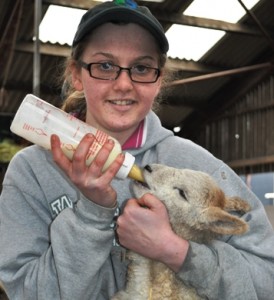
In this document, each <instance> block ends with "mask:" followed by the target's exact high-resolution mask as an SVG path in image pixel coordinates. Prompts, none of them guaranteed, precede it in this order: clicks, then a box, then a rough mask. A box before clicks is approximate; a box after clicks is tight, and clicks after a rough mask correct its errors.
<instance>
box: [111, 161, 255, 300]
mask: <svg viewBox="0 0 274 300" xmlns="http://www.w3.org/2000/svg"><path fill="white" fill-rule="evenodd" d="M143 175H144V178H145V181H146V184H141V183H138V182H134V184H133V193H134V195H135V196H136V197H137V198H140V197H142V196H143V195H144V194H145V193H148V192H149V193H152V194H154V195H155V196H157V197H158V198H159V199H160V200H161V201H162V202H163V203H164V204H165V206H166V208H167V210H168V214H169V218H170V223H171V226H172V228H173V230H174V231H175V232H176V233H177V234H178V235H179V236H181V237H183V238H184V239H187V240H191V241H195V242H197V243H210V241H211V240H212V239H214V238H216V237H217V236H218V235H234V234H243V233H245V232H246V231H247V230H248V224H247V223H246V222H245V221H244V220H242V219H240V218H239V217H238V216H236V215H232V214H230V213H229V212H232V211H235V212H236V211H238V212H240V213H246V212H248V211H249V210H250V206H249V204H248V203H247V202H245V201H244V200H242V199H240V198H239V197H227V196H225V194H224V192H223V191H222V190H221V189H220V188H219V187H218V186H217V184H216V183H215V181H214V180H213V179H212V178H211V177H210V176H209V175H208V174H206V173H204V172H200V171H193V170H189V169H175V168H171V167H167V166H163V165H159V164H152V165H148V166H146V167H145V168H144V173H143ZM127 257H128V258H129V260H130V261H131V263H130V265H129V269H128V275H127V286H126V290H124V291H120V292H118V293H117V294H116V295H115V296H114V297H113V298H112V299H113V300H131V299H134V300H148V299H149V300H162V299H169V300H175V299H176V300H183V299H203V298H201V297H200V296H199V295H198V293H197V292H196V290H195V289H194V288H192V287H190V286H187V285H185V284H184V283H183V282H182V281H181V280H179V279H177V278H176V276H175V273H174V272H172V271H171V270H170V269H169V268H168V267H167V266H165V265H164V264H162V263H160V262H157V261H152V260H149V259H147V258H144V257H142V256H140V255H138V254H136V253H134V252H132V251H128V252H127Z"/></svg>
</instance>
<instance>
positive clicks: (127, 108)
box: [72, 23, 161, 143]
mask: <svg viewBox="0 0 274 300" xmlns="http://www.w3.org/2000/svg"><path fill="white" fill-rule="evenodd" d="M158 58H159V54H158V50H157V45H156V42H155V40H154V38H153V36H152V35H150V33H149V32H148V31H147V30H145V29H143V28H142V27H141V26H139V25H137V24H133V23H131V24H127V25H115V24H111V23H106V24H104V25H102V26H100V27H98V28H97V29H96V30H94V31H93V32H92V35H91V36H90V39H89V43H88V44H87V47H86V49H85V50H84V53H83V56H82V58H81V59H82V61H83V62H85V63H87V64H88V63H102V62H109V63H112V64H115V65H119V66H121V67H125V68H128V67H132V66H134V65H136V64H138V65H140V64H142V65H145V66H149V67H153V68H158ZM72 77H73V83H74V86H75V88H76V90H78V91H81V90H83V91H84V94H85V97H86V101H87V115H86V122H87V123H88V124H90V125H92V126H94V127H97V128H99V129H101V130H104V131H106V132H108V133H109V134H111V135H112V136H113V137H116V138H117V139H118V140H119V141H120V142H121V143H123V142H125V140H126V139H127V138H128V137H129V136H130V135H131V134H132V133H133V132H134V130H135V129H136V127H137V126H138V124H139V123H140V121H141V120H143V119H144V117H145V116H146V115H147V113H148V112H149V110H150V109H151V107H152V104H153V101H154V99H155V97H156V96H157V94H158V93H159V89H160V85H161V77H160V78H159V79H158V80H157V81H156V82H155V83H137V82H132V81H131V79H130V77H129V74H128V72H127V71H122V72H121V73H120V76H119V77H118V78H117V79H116V80H113V81H112V80H99V79H95V78H92V77H90V75H89V72H88V71H87V70H86V69H84V68H76V67H75V68H73V70H72Z"/></svg>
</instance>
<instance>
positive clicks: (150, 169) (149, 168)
mask: <svg viewBox="0 0 274 300" xmlns="http://www.w3.org/2000/svg"><path fill="white" fill-rule="evenodd" d="M144 169H145V170H147V171H148V172H149V173H152V168H151V166H150V165H146V166H145V168H144Z"/></svg>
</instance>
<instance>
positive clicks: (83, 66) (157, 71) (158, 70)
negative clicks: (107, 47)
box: [78, 60, 161, 83]
mask: <svg viewBox="0 0 274 300" xmlns="http://www.w3.org/2000/svg"><path fill="white" fill-rule="evenodd" d="M78 63H79V65H80V66H81V67H82V68H84V69H86V70H87V71H88V72H89V76H90V77H92V78H95V79H100V80H111V81H114V80H116V79H117V78H118V77H119V76H120V73H121V72H122V71H123V70H126V71H127V73H128V75H129V78H130V80H131V81H132V82H137V83H155V82H156V81H157V80H158V79H159V77H160V75H161V70H160V69H158V68H152V67H146V68H148V69H150V70H154V71H155V75H156V77H155V79H154V80H153V81H139V80H134V79H132V76H131V70H132V67H131V68H123V67H120V66H118V65H114V64H112V66H113V67H117V68H119V70H118V71H117V76H116V77H115V78H111V79H108V78H100V77H96V76H94V75H92V73H91V66H92V65H102V63H93V62H91V63H88V64H87V63H85V62H83V61H81V60H79V61H78Z"/></svg>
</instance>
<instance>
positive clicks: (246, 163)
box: [227, 155, 274, 169]
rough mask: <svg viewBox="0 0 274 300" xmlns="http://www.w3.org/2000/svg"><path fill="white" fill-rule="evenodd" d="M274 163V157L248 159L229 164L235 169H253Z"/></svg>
mask: <svg viewBox="0 0 274 300" xmlns="http://www.w3.org/2000/svg"><path fill="white" fill-rule="evenodd" d="M272 163H274V155H269V156H263V157H255V158H248V159H239V160H234V161H230V162H227V164H228V165H229V166H230V167H231V168H232V169H233V168H235V169H237V168H243V167H252V166H258V165H265V164H272Z"/></svg>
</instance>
